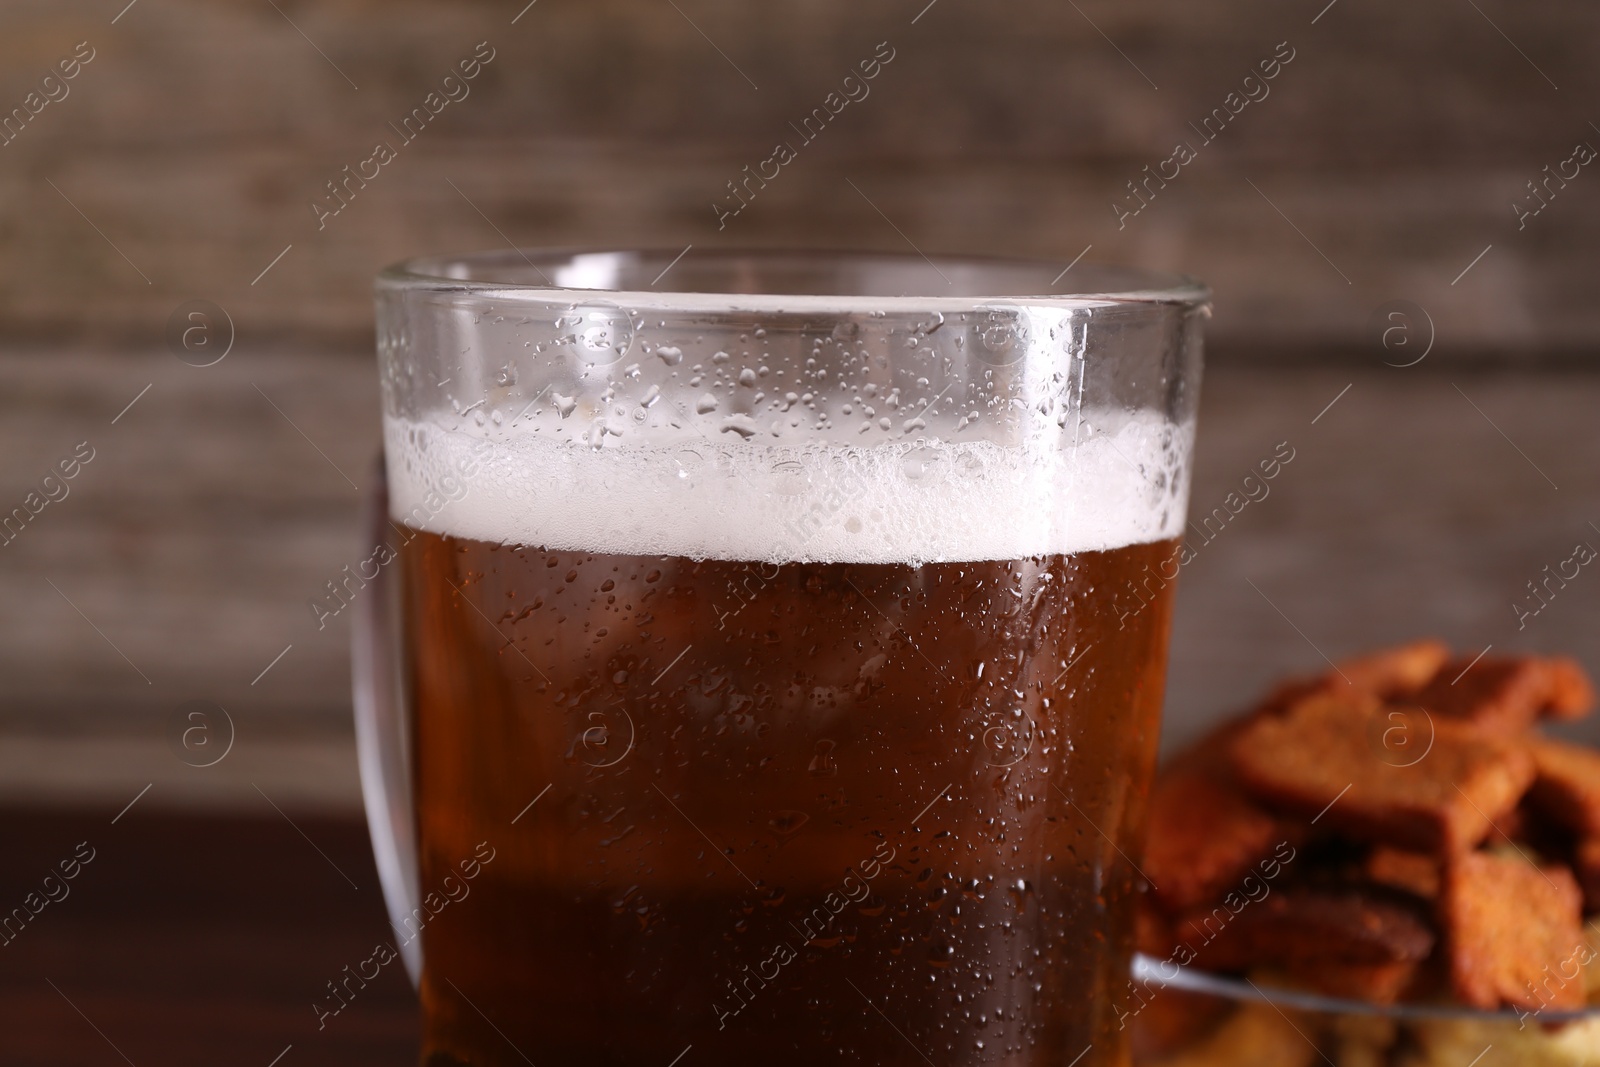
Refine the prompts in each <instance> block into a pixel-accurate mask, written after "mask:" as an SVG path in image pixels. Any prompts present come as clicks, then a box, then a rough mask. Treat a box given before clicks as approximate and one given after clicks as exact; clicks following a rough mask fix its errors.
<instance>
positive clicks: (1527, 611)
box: [1511, 541, 1596, 630]
mask: <svg viewBox="0 0 1600 1067" xmlns="http://www.w3.org/2000/svg"><path fill="white" fill-rule="evenodd" d="M1595 555H1596V553H1595V550H1594V546H1593V545H1591V544H1590V543H1589V542H1587V541H1579V542H1578V543H1577V545H1575V546H1574V547H1573V549H1572V555H1570V556H1568V557H1567V558H1566V559H1564V560H1562V561H1561V562H1559V563H1557V564H1555V570H1554V572H1553V573H1552V571H1551V565H1550V564H1548V563H1546V564H1545V565H1544V570H1543V571H1541V572H1540V573H1541V574H1543V575H1544V577H1543V578H1542V579H1537V578H1530V579H1528V596H1526V597H1524V598H1522V600H1521V601H1513V602H1512V604H1511V610H1512V612H1513V613H1515V614H1516V616H1517V629H1519V630H1526V629H1527V628H1528V620H1529V619H1531V618H1533V617H1534V616H1535V615H1538V614H1539V613H1540V612H1541V611H1543V610H1544V609H1545V608H1547V607H1549V606H1550V602H1551V601H1553V600H1555V598H1556V594H1557V593H1559V592H1560V591H1561V590H1563V589H1565V588H1566V587H1567V583H1568V582H1570V581H1573V580H1574V579H1576V578H1577V577H1578V575H1579V574H1580V573H1582V571H1583V568H1584V567H1586V566H1588V565H1589V564H1590V563H1593V562H1594V559H1595ZM1541 589H1542V590H1544V592H1543V593H1542V594H1541V593H1540V590H1541Z"/></svg>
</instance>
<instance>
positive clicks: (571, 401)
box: [550, 392, 578, 419]
mask: <svg viewBox="0 0 1600 1067" xmlns="http://www.w3.org/2000/svg"><path fill="white" fill-rule="evenodd" d="M550 399H551V400H552V401H554V402H555V405H556V410H557V411H558V412H560V413H561V417H562V418H563V419H564V418H566V417H567V416H568V415H571V414H572V413H573V411H575V410H577V407H578V398H577V397H573V396H562V395H561V394H560V393H555V392H552V393H551V394H550Z"/></svg>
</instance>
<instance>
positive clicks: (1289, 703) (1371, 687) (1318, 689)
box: [1250, 639, 1450, 717]
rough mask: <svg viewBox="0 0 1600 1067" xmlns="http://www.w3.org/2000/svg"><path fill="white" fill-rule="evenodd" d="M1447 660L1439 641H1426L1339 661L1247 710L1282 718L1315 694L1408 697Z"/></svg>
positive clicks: (1446, 651)
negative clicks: (1323, 671) (1332, 666)
mask: <svg viewBox="0 0 1600 1067" xmlns="http://www.w3.org/2000/svg"><path fill="white" fill-rule="evenodd" d="M1449 658H1450V649H1449V648H1447V647H1446V646H1445V644H1444V643H1443V642H1442V641H1434V640H1432V639H1428V640H1423V641H1413V642H1411V643H1410V644H1407V645H1396V646H1395V647H1394V648H1385V649H1380V650H1379V651H1377V652H1369V653H1367V654H1366V655H1364V656H1354V657H1352V658H1350V659H1344V660H1340V661H1339V663H1338V665H1337V666H1336V667H1334V669H1333V670H1331V671H1327V672H1325V673H1323V674H1317V675H1311V676H1309V677H1299V678H1291V679H1289V680H1288V681H1284V682H1280V683H1278V685H1277V686H1275V687H1274V688H1273V689H1272V690H1271V691H1270V692H1268V694H1267V695H1266V697H1265V698H1263V699H1262V701H1261V703H1260V704H1258V705H1257V706H1256V707H1255V708H1254V709H1252V710H1251V712H1250V717H1260V716H1263V715H1282V714H1284V713H1285V712H1287V711H1289V710H1290V709H1291V708H1293V707H1294V706H1295V705H1296V704H1298V703H1300V701H1302V700H1304V699H1306V698H1307V697H1310V696H1314V695H1315V694H1317V693H1338V694H1342V695H1352V694H1356V693H1367V694H1371V695H1373V696H1376V697H1380V698H1382V699H1390V698H1396V697H1404V696H1409V695H1411V694H1413V693H1415V692H1416V691H1417V690H1419V689H1421V688H1422V687H1423V686H1424V685H1426V684H1427V682H1428V680H1429V679H1431V678H1432V677H1433V676H1434V675H1435V674H1437V673H1438V672H1439V667H1440V666H1441V665H1442V664H1443V663H1444V662H1445V660H1447V659H1449Z"/></svg>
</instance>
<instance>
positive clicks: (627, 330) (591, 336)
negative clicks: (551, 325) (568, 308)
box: [566, 304, 633, 366]
mask: <svg viewBox="0 0 1600 1067" xmlns="http://www.w3.org/2000/svg"><path fill="white" fill-rule="evenodd" d="M568 321H569V322H572V323H573V325H572V332H571V334H570V335H568V337H567V338H566V340H568V342H569V343H570V344H571V345H572V347H573V351H574V352H576V353H577V356H578V358H579V359H581V360H582V361H583V362H585V363H587V364H589V365H591V366H604V365H606V364H609V363H615V362H616V361H617V360H619V359H621V358H622V357H623V356H624V355H626V354H627V352H628V349H629V348H631V347H632V346H633V322H632V320H630V319H629V318H628V316H627V314H626V313H624V312H623V311H622V310H621V309H620V308H615V307H609V306H606V305H604V304H602V305H591V306H588V307H581V308H577V309H575V310H574V312H573V314H572V315H571V316H569V317H568Z"/></svg>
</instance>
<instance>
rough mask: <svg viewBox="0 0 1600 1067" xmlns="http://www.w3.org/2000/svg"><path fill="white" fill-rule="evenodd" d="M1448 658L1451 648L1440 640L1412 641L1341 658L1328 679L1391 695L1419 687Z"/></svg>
mask: <svg viewBox="0 0 1600 1067" xmlns="http://www.w3.org/2000/svg"><path fill="white" fill-rule="evenodd" d="M1449 658H1450V649H1449V648H1448V647H1447V646H1446V645H1445V643H1444V642H1443V641H1435V640H1433V639H1431V638H1430V639H1425V640H1422V641H1413V642H1411V643H1410V644H1407V645H1396V646H1395V647H1393V648H1385V649H1381V650H1379V651H1377V652H1369V653H1367V654H1366V655H1364V656H1356V657H1354V658H1352V659H1346V660H1340V661H1339V669H1338V672H1337V673H1335V674H1334V675H1333V676H1332V678H1331V679H1330V681H1332V680H1337V681H1341V682H1348V684H1350V685H1352V686H1354V687H1355V688H1357V689H1360V690H1364V691H1366V692H1368V693H1373V694H1376V695H1377V696H1380V697H1384V698H1392V697H1397V696H1402V695H1405V694H1409V693H1414V692H1416V691H1417V690H1419V689H1421V688H1422V687H1423V686H1424V685H1426V684H1427V683H1428V682H1429V681H1430V680H1431V679H1432V678H1433V677H1434V675H1436V674H1438V673H1439V668H1440V667H1442V666H1444V663H1445V661H1446V660H1448V659H1449Z"/></svg>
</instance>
